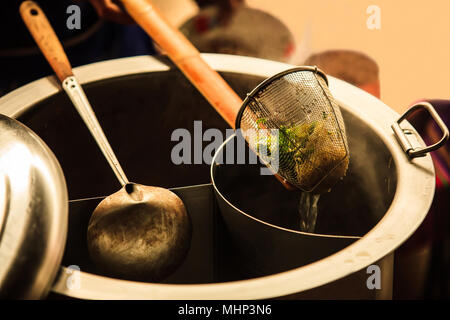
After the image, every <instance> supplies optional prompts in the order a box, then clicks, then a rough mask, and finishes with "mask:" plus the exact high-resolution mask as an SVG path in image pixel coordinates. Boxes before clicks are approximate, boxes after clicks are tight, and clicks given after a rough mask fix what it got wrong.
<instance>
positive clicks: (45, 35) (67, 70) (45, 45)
mask: <svg viewBox="0 0 450 320" xmlns="http://www.w3.org/2000/svg"><path fill="white" fill-rule="evenodd" d="M20 15H21V16H22V19H23V21H24V22H25V24H26V26H27V28H28V30H29V31H30V33H31V35H32V36H33V38H34V40H35V41H36V43H37V45H38V46H39V48H40V49H41V51H42V53H43V54H44V56H45V57H46V58H47V61H48V62H49V64H50V65H51V67H52V68H53V70H54V71H55V73H56V75H57V76H58V78H59V80H60V81H61V82H62V81H63V80H64V79H66V78H67V77H69V76H72V75H73V73H72V67H71V66H70V62H69V60H68V59H67V56H66V54H65V52H64V49H63V47H62V45H61V43H60V42H59V40H58V37H57V36H56V34H55V31H54V30H53V28H52V26H51V25H50V22H49V21H48V19H47V17H46V16H45V14H44V12H43V11H42V10H41V8H40V7H39V6H38V5H37V4H36V3H35V2H33V1H24V2H23V3H22V4H21V5H20Z"/></svg>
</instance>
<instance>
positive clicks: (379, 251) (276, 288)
mask: <svg viewBox="0 0 450 320" xmlns="http://www.w3.org/2000/svg"><path fill="white" fill-rule="evenodd" d="M202 57H203V58H204V59H205V60H206V61H207V62H208V64H210V66H211V67H212V68H213V69H215V70H217V71H220V72H232V73H240V74H247V75H253V76H261V77H269V76H272V75H274V74H276V73H278V72H281V71H284V70H286V69H290V68H293V67H294V66H293V65H289V64H285V63H280V62H274V61H269V60H263V59H258V58H251V57H242V56H232V55H223V54H202ZM171 69H174V67H173V66H172V65H170V64H165V63H164V62H162V60H161V59H158V58H155V57H151V56H138V57H130V58H122V59H115V60H109V61H103V62H98V63H93V64H90V65H85V66H81V67H77V68H75V69H74V74H75V76H76V77H77V78H78V79H79V81H80V83H81V84H86V83H90V82H94V81H100V80H104V79H107V78H114V77H120V76H126V75H131V74H139V73H147V72H164V71H168V70H171ZM328 79H329V87H330V90H331V92H332V93H333V95H334V96H335V98H336V100H337V101H338V102H339V104H340V105H341V106H342V107H343V108H344V109H346V111H348V112H351V113H353V114H355V115H357V116H358V117H359V118H360V119H365V120H364V121H365V123H366V124H367V125H369V126H370V127H371V129H373V130H374V131H375V132H376V133H377V135H378V136H379V137H380V138H381V139H382V141H383V142H384V144H385V145H386V147H387V148H388V149H389V151H390V152H391V154H392V157H393V161H394V163H395V165H396V169H397V176H398V179H397V189H396V192H395V196H394V199H393V201H392V203H391V206H390V208H389V209H388V211H387V212H386V214H385V215H384V217H383V218H382V219H381V221H380V222H379V223H378V224H377V225H376V226H375V227H374V228H373V229H371V230H370V231H369V232H368V233H367V234H366V235H364V236H363V237H362V238H360V239H359V240H357V241H355V242H354V243H353V244H351V245H349V246H348V247H346V248H344V249H342V250H341V251H339V252H337V253H335V254H333V255H330V256H328V257H326V258H324V259H321V260H318V261H316V262H313V263H311V264H308V265H306V266H303V267H299V268H295V269H292V270H289V271H285V272H281V273H277V274H273V275H269V276H265V277H259V278H253V279H248V280H239V281H232V282H225V283H209V284H153V283H142V282H133V281H126V280H119V279H111V278H107V277H104V276H99V275H94V274H90V273H86V272H82V271H80V273H79V275H80V280H81V283H80V286H69V285H67V284H68V283H69V282H68V281H70V276H71V275H72V273H73V270H69V269H68V268H66V267H61V272H60V275H59V277H58V279H57V280H56V282H55V284H54V286H53V291H54V292H56V293H59V294H63V295H67V296H71V297H76V298H83V299H99V298H100V299H265V298H271V297H279V296H285V295H289V294H293V293H297V292H301V291H305V290H308V289H311V288H314V287H318V286H322V285H325V284H327V283H329V282H332V281H335V280H337V279H340V278H343V277H345V276H347V275H349V274H351V273H354V272H357V271H359V270H361V269H363V268H365V267H367V266H369V265H371V264H374V263H376V261H378V260H380V259H381V258H383V257H385V256H387V255H388V254H390V253H391V252H393V251H394V250H395V249H396V248H397V247H398V246H400V245H401V244H402V243H403V242H404V241H405V240H406V239H408V238H409V237H410V236H411V235H412V234H413V233H414V231H415V230H416V229H417V228H418V227H419V225H420V224H421V223H422V221H423V219H424V218H425V216H426V214H427V212H428V209H429V208H430V206H431V203H432V200H433V195H434V189H435V180H434V179H435V176H434V167H433V162H432V160H431V156H430V155H426V156H425V157H422V158H415V159H412V160H411V159H409V158H408V157H407V156H406V154H405V153H404V152H403V151H402V149H401V147H400V146H399V145H398V143H397V141H396V139H395V137H394V134H393V132H392V129H391V127H390V126H391V124H392V123H394V122H395V121H396V120H397V119H398V118H399V115H398V114H397V113H396V112H395V111H394V110H392V109H390V108H389V107H388V106H387V105H385V104H384V103H383V102H381V101H380V100H378V99H377V98H375V97H374V96H372V95H370V94H369V93H366V92H365V91H363V90H361V89H359V88H356V87H354V86H352V85H350V84H348V83H346V82H344V81H342V80H338V79H336V78H334V77H331V76H328ZM59 91H61V88H60V86H59V84H58V82H57V81H56V78H55V77H54V76H50V77H46V78H42V79H39V80H36V81H34V82H31V83H29V84H27V85H25V86H23V87H21V88H19V89H16V90H15V91H13V92H11V93H9V94H7V95H6V96H4V97H2V98H0V112H2V113H4V114H6V115H7V116H10V117H18V116H19V115H20V114H22V113H23V112H24V111H26V110H27V109H28V108H31V107H32V106H33V105H34V104H36V103H38V102H39V101H42V100H44V99H46V98H48V97H50V96H52V95H54V94H56V93H58V92H59ZM356 106H358V107H356ZM405 127H406V128H409V129H412V130H414V129H413V127H412V126H410V125H409V124H408V123H405ZM422 143H423V142H422ZM404 195H414V196H413V197H412V196H409V197H406V196H404Z"/></svg>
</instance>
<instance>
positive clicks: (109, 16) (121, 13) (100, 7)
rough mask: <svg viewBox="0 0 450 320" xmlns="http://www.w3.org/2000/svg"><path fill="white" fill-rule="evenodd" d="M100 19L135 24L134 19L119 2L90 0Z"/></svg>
mask: <svg viewBox="0 0 450 320" xmlns="http://www.w3.org/2000/svg"><path fill="white" fill-rule="evenodd" d="M89 1H90V2H91V4H92V6H93V7H94V9H95V11H97V14H98V15H99V17H100V18H102V19H106V20H111V21H114V22H117V23H121V24H133V23H134V21H133V19H132V18H131V17H130V16H129V15H128V13H127V12H126V11H125V9H124V8H123V7H122V6H121V5H120V1H117V0H89Z"/></svg>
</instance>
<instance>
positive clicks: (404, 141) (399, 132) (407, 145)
mask: <svg viewBox="0 0 450 320" xmlns="http://www.w3.org/2000/svg"><path fill="white" fill-rule="evenodd" d="M420 108H424V109H426V110H427V111H428V112H429V113H430V115H431V117H432V118H433V120H434V121H435V122H436V124H437V125H438V126H439V129H441V131H442V138H441V139H440V140H439V141H438V142H436V143H435V144H432V145H430V146H426V147H417V148H414V147H413V145H412V144H411V142H410V140H409V139H408V134H412V132H411V130H409V129H402V128H401V127H400V123H401V122H402V121H403V120H405V119H406V118H407V117H408V116H409V115H410V114H411V113H412V112H413V111H416V110H417V109H420ZM391 127H392V130H394V134H395V137H396V138H397V140H398V142H399V143H400V145H401V147H402V148H403V151H405V153H406V154H407V155H408V156H409V157H411V158H416V157H422V156H425V155H426V154H427V153H428V152H431V151H434V150H436V149H439V148H440V147H442V146H443V145H444V144H445V143H446V142H447V140H448V137H449V132H448V128H447V126H446V125H445V123H444V121H442V119H441V117H440V116H439V114H438V113H437V112H436V110H435V109H434V107H433V106H432V105H431V104H430V103H428V102H420V103H418V104H415V105H413V106H412V107H411V108H409V109H408V110H407V111H406V112H405V113H404V114H403V115H402V116H401V117H400V118H399V119H398V120H397V122H395V123H394V124H393V125H392V126H391Z"/></svg>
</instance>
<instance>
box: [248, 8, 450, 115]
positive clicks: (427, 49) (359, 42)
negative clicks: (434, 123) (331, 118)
mask: <svg viewBox="0 0 450 320" xmlns="http://www.w3.org/2000/svg"><path fill="white" fill-rule="evenodd" d="M247 2H248V4H249V5H250V6H252V7H257V8H260V9H263V10H265V11H268V12H270V13H272V14H273V15H275V16H276V17H278V18H280V19H281V20H282V21H283V22H284V23H286V25H287V26H288V27H289V28H290V29H291V31H292V32H293V33H294V35H295V38H296V40H297V42H298V44H299V45H300V48H302V49H304V51H309V52H308V53H310V52H319V51H322V50H327V49H355V50H360V51H362V52H364V53H366V54H368V55H369V56H371V57H372V58H373V59H375V60H376V61H377V63H378V65H379V67H380V82H381V99H382V100H383V101H384V102H385V103H387V104H388V105H389V106H391V107H392V108H394V109H395V110H397V111H403V110H404V109H405V108H406V107H407V106H408V105H409V104H411V103H412V102H414V101H415V100H417V99H420V98H448V99H450V83H449V82H450V81H449V80H448V79H449V78H448V77H449V75H450V0H429V1H423V0H372V1H367V0H314V1H303V0H276V1H274V0H248V1H247ZM370 5H377V6H378V7H379V8H380V13H381V29H380V30H369V29H368V28H367V25H366V22H367V19H368V17H369V14H367V13H366V10H367V7H369V6H370Z"/></svg>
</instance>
